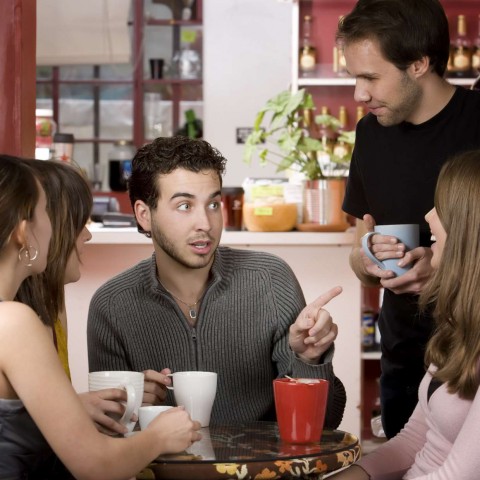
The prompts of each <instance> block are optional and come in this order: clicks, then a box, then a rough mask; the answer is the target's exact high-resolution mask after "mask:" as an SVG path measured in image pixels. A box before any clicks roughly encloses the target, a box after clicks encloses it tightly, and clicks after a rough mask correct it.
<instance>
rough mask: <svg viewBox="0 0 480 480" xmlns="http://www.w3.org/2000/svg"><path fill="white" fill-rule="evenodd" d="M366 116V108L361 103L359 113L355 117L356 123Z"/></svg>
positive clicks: (358, 108)
mask: <svg viewBox="0 0 480 480" xmlns="http://www.w3.org/2000/svg"><path fill="white" fill-rule="evenodd" d="M364 116H365V108H363V107H362V106H361V105H359V106H358V107H357V115H356V119H355V124H357V123H358V122H359V121H360V120H361V119H362V118H363V117H364Z"/></svg>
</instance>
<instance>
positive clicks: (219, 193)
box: [170, 190, 222, 200]
mask: <svg viewBox="0 0 480 480" xmlns="http://www.w3.org/2000/svg"><path fill="white" fill-rule="evenodd" d="M221 194H222V191H221V190H217V191H216V192H213V193H212V194H211V195H210V198H215V197H218V196H219V195H221ZM179 197H185V198H195V195H193V194H192V193H187V192H177V193H174V194H173V195H172V196H171V197H170V200H174V199H175V198H179Z"/></svg>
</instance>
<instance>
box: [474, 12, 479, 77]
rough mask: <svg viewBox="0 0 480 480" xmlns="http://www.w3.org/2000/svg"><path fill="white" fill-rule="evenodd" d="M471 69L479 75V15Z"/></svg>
mask: <svg viewBox="0 0 480 480" xmlns="http://www.w3.org/2000/svg"><path fill="white" fill-rule="evenodd" d="M472 68H473V70H474V73H475V74H479V73H480V14H479V15H478V30H477V38H476V39H475V41H474V44H473V53H472Z"/></svg>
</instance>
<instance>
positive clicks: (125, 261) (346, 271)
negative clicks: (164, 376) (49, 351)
mask: <svg viewBox="0 0 480 480" xmlns="http://www.w3.org/2000/svg"><path fill="white" fill-rule="evenodd" d="M89 228H90V231H91V232H92V240H91V241H90V242H89V243H88V244H87V245H86V247H85V251H84V255H83V257H82V263H83V266H82V278H81V279H80V280H79V281H78V282H77V283H74V284H70V285H67V287H66V306H67V315H68V325H69V332H68V337H69V357H70V369H71V373H72V381H73V384H74V386H75V388H76V390H77V391H79V392H81V391H86V390H88V379H87V373H88V360H87V341H86V324H87V315H88V306H89V303H90V299H91V297H92V295H93V294H94V292H95V291H96V290H97V288H98V287H100V286H101V285H102V284H103V283H105V282H106V281H107V280H108V279H110V278H112V277H113V276H115V275H117V274H118V273H120V272H122V271H124V270H126V269H127V268H129V267H131V266H133V265H135V264H136V263H138V262H139V261H141V260H143V259H145V258H147V257H149V256H150V255H151V254H152V252H153V246H152V243H151V240H150V239H149V238H147V237H145V236H144V235H141V234H139V233H138V232H137V230H136V229H135V228H104V227H102V226H101V225H98V224H92V225H90V227H89ZM353 239H354V233H353V232H351V231H348V232H338V233H337V232H335V233H330V232H297V231H293V232H278V233H276V232H247V231H240V232H237V231H235V232H233V231H225V232H223V235H222V244H223V245H226V246H230V247H232V248H244V249H252V250H259V251H265V252H270V253H273V254H276V255H278V256H279V257H281V258H283V259H284V260H285V261H286V262H287V263H288V264H289V265H290V266H291V267H292V269H293V271H294V272H295V274H296V275H297V278H298V280H299V282H300V285H301V286H302V289H303V292H304V295H305V299H306V301H307V302H311V301H312V300H314V299H315V298H316V297H317V296H319V295H320V294H321V293H323V292H325V291H326V290H328V289H330V288H331V287H333V286H335V285H340V286H342V288H343V293H342V294H341V295H339V296H338V297H336V298H335V299H333V300H332V301H331V303H330V304H329V305H328V307H327V308H328V310H329V312H330V313H331V314H332V317H333V319H334V321H335V322H336V323H337V324H338V326H339V334H338V338H337V340H336V342H335V359H334V365H335V372H336V374H337V376H338V377H339V378H340V379H341V380H342V381H343V383H344V384H345V388H346V390H347V398H348V401H347V408H346V411H345V415H344V420H343V422H342V424H341V425H340V428H341V429H342V430H345V431H347V432H351V433H353V434H354V435H359V434H360V411H359V408H358V406H359V404H360V378H361V377H360V375H361V371H360V366H361V360H360V353H361V352H360V343H361V341H360V298H361V291H360V282H359V281H358V280H357V278H356V277H355V275H354V274H353V273H352V271H351V269H350V266H349V262H348V256H349V253H350V250H351V245H352V242H353ZM166 366H167V365H166Z"/></svg>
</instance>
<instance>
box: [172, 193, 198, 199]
mask: <svg viewBox="0 0 480 480" xmlns="http://www.w3.org/2000/svg"><path fill="white" fill-rule="evenodd" d="M178 197H186V198H195V195H192V194H191V193H187V192H177V193H174V194H173V195H172V196H171V197H170V200H173V199H175V198H178Z"/></svg>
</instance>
